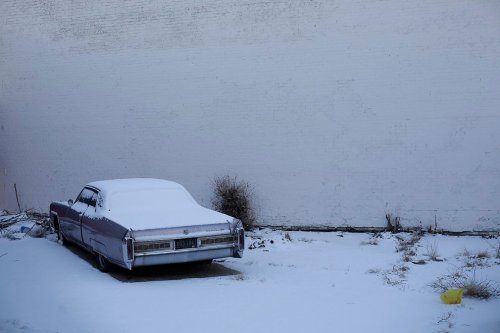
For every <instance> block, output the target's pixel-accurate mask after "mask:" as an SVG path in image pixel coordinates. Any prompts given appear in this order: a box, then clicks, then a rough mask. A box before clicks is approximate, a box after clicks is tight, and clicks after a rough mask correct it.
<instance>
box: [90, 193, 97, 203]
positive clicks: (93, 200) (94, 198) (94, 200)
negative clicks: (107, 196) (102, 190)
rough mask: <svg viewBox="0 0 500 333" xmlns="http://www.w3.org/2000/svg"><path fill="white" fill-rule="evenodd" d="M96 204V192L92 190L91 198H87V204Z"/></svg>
mask: <svg viewBox="0 0 500 333" xmlns="http://www.w3.org/2000/svg"><path fill="white" fill-rule="evenodd" d="M96 204H97V193H96V192H94V191H92V198H90V200H89V206H92V207H95V205H96Z"/></svg>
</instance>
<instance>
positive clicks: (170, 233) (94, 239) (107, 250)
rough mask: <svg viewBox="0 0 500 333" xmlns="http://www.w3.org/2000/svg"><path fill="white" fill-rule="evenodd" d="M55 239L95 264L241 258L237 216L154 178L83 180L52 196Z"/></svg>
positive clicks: (242, 234)
mask: <svg viewBox="0 0 500 333" xmlns="http://www.w3.org/2000/svg"><path fill="white" fill-rule="evenodd" d="M50 217H51V219H52V222H53V225H54V228H55V229H56V230H57V232H58V236H59V240H60V241H61V242H62V243H63V244H64V243H65V242H67V241H70V242H72V243H75V244H78V245H80V246H81V247H83V248H84V249H86V250H88V251H90V252H91V253H94V254H95V255H96V259H97V267H98V268H99V269H100V270H102V271H107V270H109V268H110V267H111V264H115V265H118V266H121V267H124V268H127V269H132V268H134V267H137V266H148V265H161V264H170V263H182V262H196V261H200V262H202V261H203V262H211V261H212V260H213V259H216V258H224V257H238V258H241V256H242V254H243V249H244V241H245V232H244V229H243V225H242V223H241V221H239V220H237V219H235V218H233V217H231V216H228V215H225V214H222V213H219V212H216V211H213V210H210V209H207V208H204V207H202V206H200V205H199V204H198V203H197V202H196V201H195V200H194V199H193V197H192V196H191V195H190V194H189V192H188V191H187V190H186V189H185V188H184V187H183V186H181V185H179V184H177V183H174V182H171V181H166V180H160V179H143V178H137V179H116V180H106V181H97V182H93V183H89V184H87V185H86V186H85V187H84V188H83V189H82V191H81V192H80V194H79V195H78V197H77V198H76V200H75V201H74V202H73V200H68V201H64V202H53V203H52V204H51V205H50Z"/></svg>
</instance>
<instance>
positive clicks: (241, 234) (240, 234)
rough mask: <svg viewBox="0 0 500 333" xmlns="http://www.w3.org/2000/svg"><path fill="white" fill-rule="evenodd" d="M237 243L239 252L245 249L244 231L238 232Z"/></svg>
mask: <svg viewBox="0 0 500 333" xmlns="http://www.w3.org/2000/svg"><path fill="white" fill-rule="evenodd" d="M238 243H239V247H240V250H244V249H245V229H240V230H238Z"/></svg>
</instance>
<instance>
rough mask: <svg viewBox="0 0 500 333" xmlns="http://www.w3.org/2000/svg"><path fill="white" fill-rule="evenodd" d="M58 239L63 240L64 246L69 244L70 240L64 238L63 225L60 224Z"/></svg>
mask: <svg viewBox="0 0 500 333" xmlns="http://www.w3.org/2000/svg"><path fill="white" fill-rule="evenodd" d="M57 240H58V241H59V242H61V244H62V245H64V246H65V245H67V244H68V241H67V240H66V238H64V235H63V234H62V231H61V226H58V229H57Z"/></svg>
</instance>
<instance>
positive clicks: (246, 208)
mask: <svg viewBox="0 0 500 333" xmlns="http://www.w3.org/2000/svg"><path fill="white" fill-rule="evenodd" d="M213 185H214V197H213V198H212V206H213V208H214V209H215V210H217V211H219V212H221V213H224V214H227V215H230V216H232V217H235V218H237V219H239V220H240V221H241V222H242V223H243V226H244V227H245V229H247V230H249V229H252V227H253V226H254V224H255V212H254V208H253V206H252V189H251V187H250V185H249V184H248V183H247V182H244V181H241V180H239V179H237V178H236V177H229V176H224V177H217V178H215V179H214V181H213Z"/></svg>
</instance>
